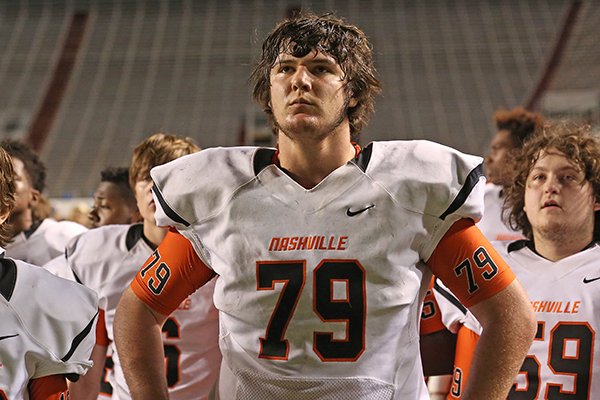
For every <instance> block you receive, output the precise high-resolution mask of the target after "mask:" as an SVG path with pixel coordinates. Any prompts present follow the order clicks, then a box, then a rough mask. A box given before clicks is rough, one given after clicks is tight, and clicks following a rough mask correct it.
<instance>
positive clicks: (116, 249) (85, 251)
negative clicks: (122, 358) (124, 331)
mask: <svg viewBox="0 0 600 400" xmlns="http://www.w3.org/2000/svg"><path fill="white" fill-rule="evenodd" d="M198 150H199V148H198V147H197V146H196V145H195V144H194V143H193V142H191V141H190V140H188V139H186V138H180V137H177V136H173V135H166V134H162V133H158V134H154V135H152V136H150V137H149V138H147V139H146V140H144V141H143V142H142V143H140V144H139V145H138V146H137V147H136V149H135V150H134V153H133V159H132V162H131V167H130V171H129V177H130V186H131V187H132V188H133V190H134V194H135V199H136V201H137V208H138V209H139V212H140V214H141V216H142V217H143V223H142V224H134V225H107V226H103V227H99V228H96V229H92V230H90V231H89V232H87V233H85V234H83V235H80V236H78V237H77V238H75V239H74V240H73V241H72V242H71V243H69V245H68V246H67V251H66V260H67V263H68V265H69V267H70V268H71V269H72V270H73V272H74V274H75V276H76V278H77V280H78V281H79V282H81V283H83V284H84V285H85V286H87V287H89V288H91V289H93V290H95V291H96V292H97V293H98V296H99V299H100V308H101V309H102V310H103V319H101V320H100V322H99V323H102V322H103V323H104V324H105V327H106V334H107V340H106V341H105V342H104V343H102V344H99V345H97V346H96V348H95V349H94V362H95V363H96V364H97V366H95V367H94V368H93V369H92V371H91V373H90V374H88V375H86V376H85V377H84V378H83V379H81V380H80V381H79V382H77V383H76V384H75V385H73V387H72V393H73V397H74V398H77V399H96V398H97V396H98V393H99V384H100V382H101V377H102V374H103V369H102V366H103V365H104V361H105V357H106V354H107V347H108V348H109V349H110V350H112V360H113V368H112V371H110V372H109V375H108V381H109V382H110V385H111V387H112V397H113V399H119V400H123V399H129V398H131V397H130V394H129V391H128V388H127V383H126V382H125V377H124V376H123V372H122V369H121V364H120V362H119V357H118V352H116V351H115V348H114V344H113V339H114V338H113V319H114V313H115V309H116V307H117V304H118V302H119V299H120V297H121V294H122V293H123V291H124V290H125V288H126V287H127V286H129V283H130V282H131V280H132V279H133V278H134V276H135V274H136V273H137V272H138V270H139V269H140V266H141V265H142V264H143V263H144V262H145V261H146V259H148V257H149V256H150V255H151V254H152V253H153V251H154V249H155V248H156V247H157V246H158V244H159V243H160V242H161V241H162V240H163V238H164V237H165V235H167V232H168V231H167V230H166V229H164V228H159V227H157V226H156V222H155V219H154V211H155V209H156V207H155V206H154V201H153V199H152V193H151V186H152V182H151V181H150V180H149V171H150V169H151V168H152V167H154V166H156V165H161V164H164V163H166V162H168V161H171V160H174V159H176V158H178V157H181V156H183V155H186V154H191V153H193V152H196V151H198ZM172 235H175V233H172ZM213 291H214V282H212V283H210V284H208V285H206V286H205V287H203V288H202V289H201V290H198V291H197V292H195V293H193V294H191V295H190V296H189V297H187V298H185V299H183V300H182V302H181V304H179V305H178V307H177V310H175V311H174V312H173V313H172V314H171V315H170V316H169V318H168V319H167V320H166V321H165V322H164V324H163V325H162V337H163V348H164V360H163V362H162V365H163V375H164V376H166V380H167V382H168V387H169V396H170V399H172V400H191V399H204V398H206V396H207V395H208V392H209V390H210V388H211V387H212V385H213V383H214V382H215V380H216V377H217V375H218V371H219V365H220V361H221V354H220V352H219V348H218V313H217V310H216V309H215V307H214V304H213V301H212V295H213ZM164 366H166V371H165V369H164V368H165V367H164ZM165 372H166V374H165Z"/></svg>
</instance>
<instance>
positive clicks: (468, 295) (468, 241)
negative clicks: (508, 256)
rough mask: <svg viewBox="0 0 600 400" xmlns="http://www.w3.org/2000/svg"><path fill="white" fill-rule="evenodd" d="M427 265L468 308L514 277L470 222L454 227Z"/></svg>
mask: <svg viewBox="0 0 600 400" xmlns="http://www.w3.org/2000/svg"><path fill="white" fill-rule="evenodd" d="M427 265H428V266H429V268H431V270H432V271H433V273H434V275H436V276H437V277H438V278H440V279H441V280H442V282H444V284H445V285H446V286H447V287H448V288H449V289H450V290H451V291H452V293H454V294H455V295H456V296H457V297H458V299H459V300H460V301H461V303H463V304H464V305H465V306H466V307H469V306H472V305H474V304H477V303H479V302H480V301H482V300H485V299H487V298H489V297H491V296H493V295H494V294H496V293H498V292H500V291H501V290H502V289H504V288H505V287H507V286H508V285H509V284H510V283H511V282H512V281H513V280H514V279H515V275H514V274H513V272H512V271H511V270H510V268H509V267H508V265H507V264H506V262H505V261H504V260H503V259H502V258H501V257H500V255H499V254H498V252H496V250H495V249H494V248H493V247H492V245H491V244H490V242H489V241H488V240H487V239H486V238H485V236H483V234H482V233H481V231H480V230H479V229H478V228H477V227H476V226H475V224H474V222H473V221H472V220H470V219H461V220H458V221H457V222H455V223H454V225H452V227H451V228H450V229H449V230H448V232H446V234H445V235H444V237H443V238H442V240H441V241H440V242H439V243H438V245H437V247H436V248H435V250H434V252H433V254H432V255H431V257H430V258H429V260H427Z"/></svg>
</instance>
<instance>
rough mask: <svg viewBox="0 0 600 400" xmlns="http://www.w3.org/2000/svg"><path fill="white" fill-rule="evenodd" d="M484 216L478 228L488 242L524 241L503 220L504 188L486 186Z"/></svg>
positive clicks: (492, 185)
mask: <svg viewBox="0 0 600 400" xmlns="http://www.w3.org/2000/svg"><path fill="white" fill-rule="evenodd" d="M483 203H484V210H485V212H484V214H483V217H482V218H481V220H480V221H479V222H478V223H477V227H478V228H479V229H480V230H481V232H483V234H484V235H485V237H486V238H488V240H490V241H492V240H515V239H522V238H523V235H522V234H521V233H520V232H517V231H515V230H513V229H511V228H510V227H509V226H508V225H507V224H506V223H505V222H504V220H503V217H502V215H503V212H504V211H503V210H502V205H503V203H504V199H503V197H502V186H499V185H494V184H493V183H488V184H487V185H485V196H484V198H483Z"/></svg>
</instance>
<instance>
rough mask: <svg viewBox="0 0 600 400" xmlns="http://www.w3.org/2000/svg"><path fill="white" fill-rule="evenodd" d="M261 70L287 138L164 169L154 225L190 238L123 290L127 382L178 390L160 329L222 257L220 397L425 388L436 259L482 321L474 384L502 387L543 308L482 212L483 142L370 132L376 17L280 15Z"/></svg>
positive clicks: (486, 394)
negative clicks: (428, 305)
mask: <svg viewBox="0 0 600 400" xmlns="http://www.w3.org/2000/svg"><path fill="white" fill-rule="evenodd" d="M251 81H252V82H253V84H254V96H255V98H256V99H257V100H258V101H259V104H260V105H261V107H263V109H265V110H267V113H268V115H269V116H271V118H272V122H273V126H274V128H275V132H276V135H277V143H278V148H277V149H270V148H256V147H238V148H214V149H207V150H203V151H202V152H200V153H197V154H193V155H190V156H187V157H183V158H181V159H178V160H175V161H174V162H171V163H168V164H166V165H163V166H160V167H156V168H154V169H153V170H152V172H151V175H152V178H153V180H154V188H153V192H154V197H155V201H156V203H157V210H156V218H157V222H158V224H159V225H160V226H172V227H175V228H176V229H177V230H178V231H179V232H180V233H181V235H182V236H183V237H185V238H186V239H187V241H177V242H176V241H175V239H179V238H180V237H179V236H175V237H174V238H173V241H167V240H165V242H163V243H162V244H161V245H160V246H159V248H158V249H157V252H156V253H155V254H154V255H153V256H152V257H151V258H150V259H149V260H148V261H147V262H146V264H145V265H144V266H143V267H142V269H141V270H140V272H139V273H138V274H137V275H136V278H135V280H134V281H133V282H132V285H131V287H130V288H129V289H128V290H127V291H126V292H125V293H124V294H123V297H122V298H121V302H120V305H119V308H118V312H117V316H116V321H115V337H116V340H117V349H118V350H119V355H120V356H121V361H122V362H123V366H124V370H125V373H126V375H127V382H128V384H129V387H130V389H131V392H132V394H135V396H137V397H138V398H142V399H150V398H151V399H165V398H167V389H166V388H167V385H166V382H165V378H164V376H162V374H161V373H160V371H161V369H162V366H161V359H162V355H161V340H160V339H161V333H160V328H161V326H162V324H163V321H165V320H167V319H168V316H169V314H170V313H171V312H172V311H173V310H174V309H176V308H177V306H178V304H179V303H180V302H181V300H182V299H185V298H186V296H188V295H189V294H190V293H192V292H193V291H194V290H195V289H196V288H198V287H201V286H202V285H203V284H204V282H206V281H209V280H210V279H212V277H213V275H215V274H217V275H218V280H217V285H216V288H215V305H216V306H217V308H218V309H219V316H220V347H221V351H222V353H223V360H224V362H223V363H222V364H221V366H222V367H221V373H220V377H219V381H218V384H217V385H216V387H215V393H214V397H215V398H221V399H258V398H260V399H281V398H299V399H309V398H318V399H335V398H339V396H340V393H344V394H345V396H347V397H352V398H357V399H358V398H360V399H426V398H427V396H428V395H427V389H426V386H425V382H424V379H423V370H422V367H421V361H420V356H419V333H418V326H419V316H420V313H421V306H422V300H423V296H424V294H425V292H426V290H427V287H428V284H429V282H430V278H431V274H432V271H433V272H434V273H435V274H436V275H437V276H438V277H440V279H442V280H443V281H444V282H445V283H446V285H447V286H448V287H450V288H451V289H452V291H453V292H454V293H455V294H457V295H458V296H459V297H460V299H461V301H462V302H463V303H464V304H466V305H467V306H469V307H471V311H472V312H473V314H474V315H475V316H476V317H478V319H479V320H480V321H482V325H483V327H484V331H483V334H482V336H481V339H480V341H479V345H478V349H477V356H476V359H475V360H474V364H475V366H474V368H473V370H472V372H471V373H472V375H475V377H474V379H472V380H471V381H470V382H472V384H471V385H470V386H469V387H467V388H466V391H467V398H470V399H483V398H485V399H502V398H505V397H506V394H507V393H508V390H509V389H510V385H511V384H512V381H513V378H514V375H515V374H516V372H517V371H518V368H519V365H520V364H521V363H522V360H523V358H524V356H525V354H526V351H527V348H528V347H529V344H530V343H531V340H532V338H533V335H534V328H535V324H534V319H533V312H532V310H531V305H530V304H529V302H528V301H527V298H526V297H525V294H524V292H523V291H522V289H521V287H520V285H519V284H518V282H517V281H516V280H514V275H513V274H512V272H511V271H510V270H509V269H508V267H507V266H506V265H505V263H504V262H503V261H502V259H501V258H500V257H498V255H497V254H496V252H495V251H494V250H493V249H492V248H491V246H490V244H489V243H488V242H487V241H486V240H485V238H484V237H483V235H482V234H481V233H480V232H479V230H478V229H477V228H476V227H475V226H474V222H473V221H474V220H477V219H479V217H480V215H481V211H482V200H483V185H484V178H483V177H482V176H481V169H480V164H481V159H480V158H478V157H474V156H468V155H465V154H462V153H459V152H458V151H455V150H453V149H450V148H448V147H445V146H441V145H438V144H435V143H431V142H427V141H411V142H402V141H391V142H374V143H372V144H370V145H368V146H366V147H365V148H361V147H360V146H359V145H358V143H357V141H358V139H359V133H360V131H361V129H362V128H363V126H364V125H365V123H366V120H367V117H368V115H369V114H370V112H371V111H372V109H373V103H374V97H375V94H376V93H377V92H378V91H379V82H378V80H377V78H376V76H375V70H374V67H373V63H372V53H371V45H370V43H369V42H368V40H367V38H366V36H365V35H364V33H363V32H362V31H361V30H360V29H358V28H357V27H355V26H353V25H350V24H347V23H345V22H344V21H342V20H340V19H338V18H337V17H335V16H333V15H325V16H320V17H318V16H313V15H305V16H300V17H298V18H294V19H290V20H286V21H283V22H282V23H280V24H279V25H278V26H277V27H276V28H275V30H274V31H273V32H272V33H271V34H270V35H269V36H268V37H267V39H266V40H265V42H264V43H263V54H262V59H261V60H260V62H259V64H258V65H257V67H256V68H255V70H254V73H253V74H252V77H251ZM353 142H354V143H353ZM498 348H501V349H503V350H502V351H497V349H498ZM147 382H153V385H148V384H147Z"/></svg>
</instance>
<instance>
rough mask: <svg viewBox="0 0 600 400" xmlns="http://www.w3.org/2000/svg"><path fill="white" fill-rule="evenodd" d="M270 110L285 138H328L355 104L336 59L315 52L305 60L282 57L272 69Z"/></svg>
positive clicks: (305, 57) (280, 56)
mask: <svg viewBox="0 0 600 400" xmlns="http://www.w3.org/2000/svg"><path fill="white" fill-rule="evenodd" d="M270 79H271V92H270V93H271V102H270V105H271V109H272V110H273V117H274V118H275V122H276V124H277V126H278V127H279V129H280V130H281V131H282V132H284V133H285V134H286V135H288V136H291V135H295V134H296V135H297V134H304V135H306V134H310V133H313V134H316V135H327V134H329V133H331V132H332V131H333V130H334V129H335V128H337V127H338V126H339V125H340V124H341V123H342V122H344V121H345V120H347V108H348V107H354V106H355V105H356V100H355V99H354V98H351V97H348V96H347V94H346V92H345V85H346V81H345V80H344V73H343V72H342V69H341V68H340V66H339V65H338V64H337V62H336V61H335V59H334V58H333V57H331V56H329V55H328V54H326V53H321V52H317V51H313V52H311V53H308V54H307V55H305V56H304V57H300V58H298V57H294V56H292V55H290V54H285V53H282V54H280V55H279V58H278V59H277V61H276V62H275V65H274V66H273V68H272V69H271V77H270Z"/></svg>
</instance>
